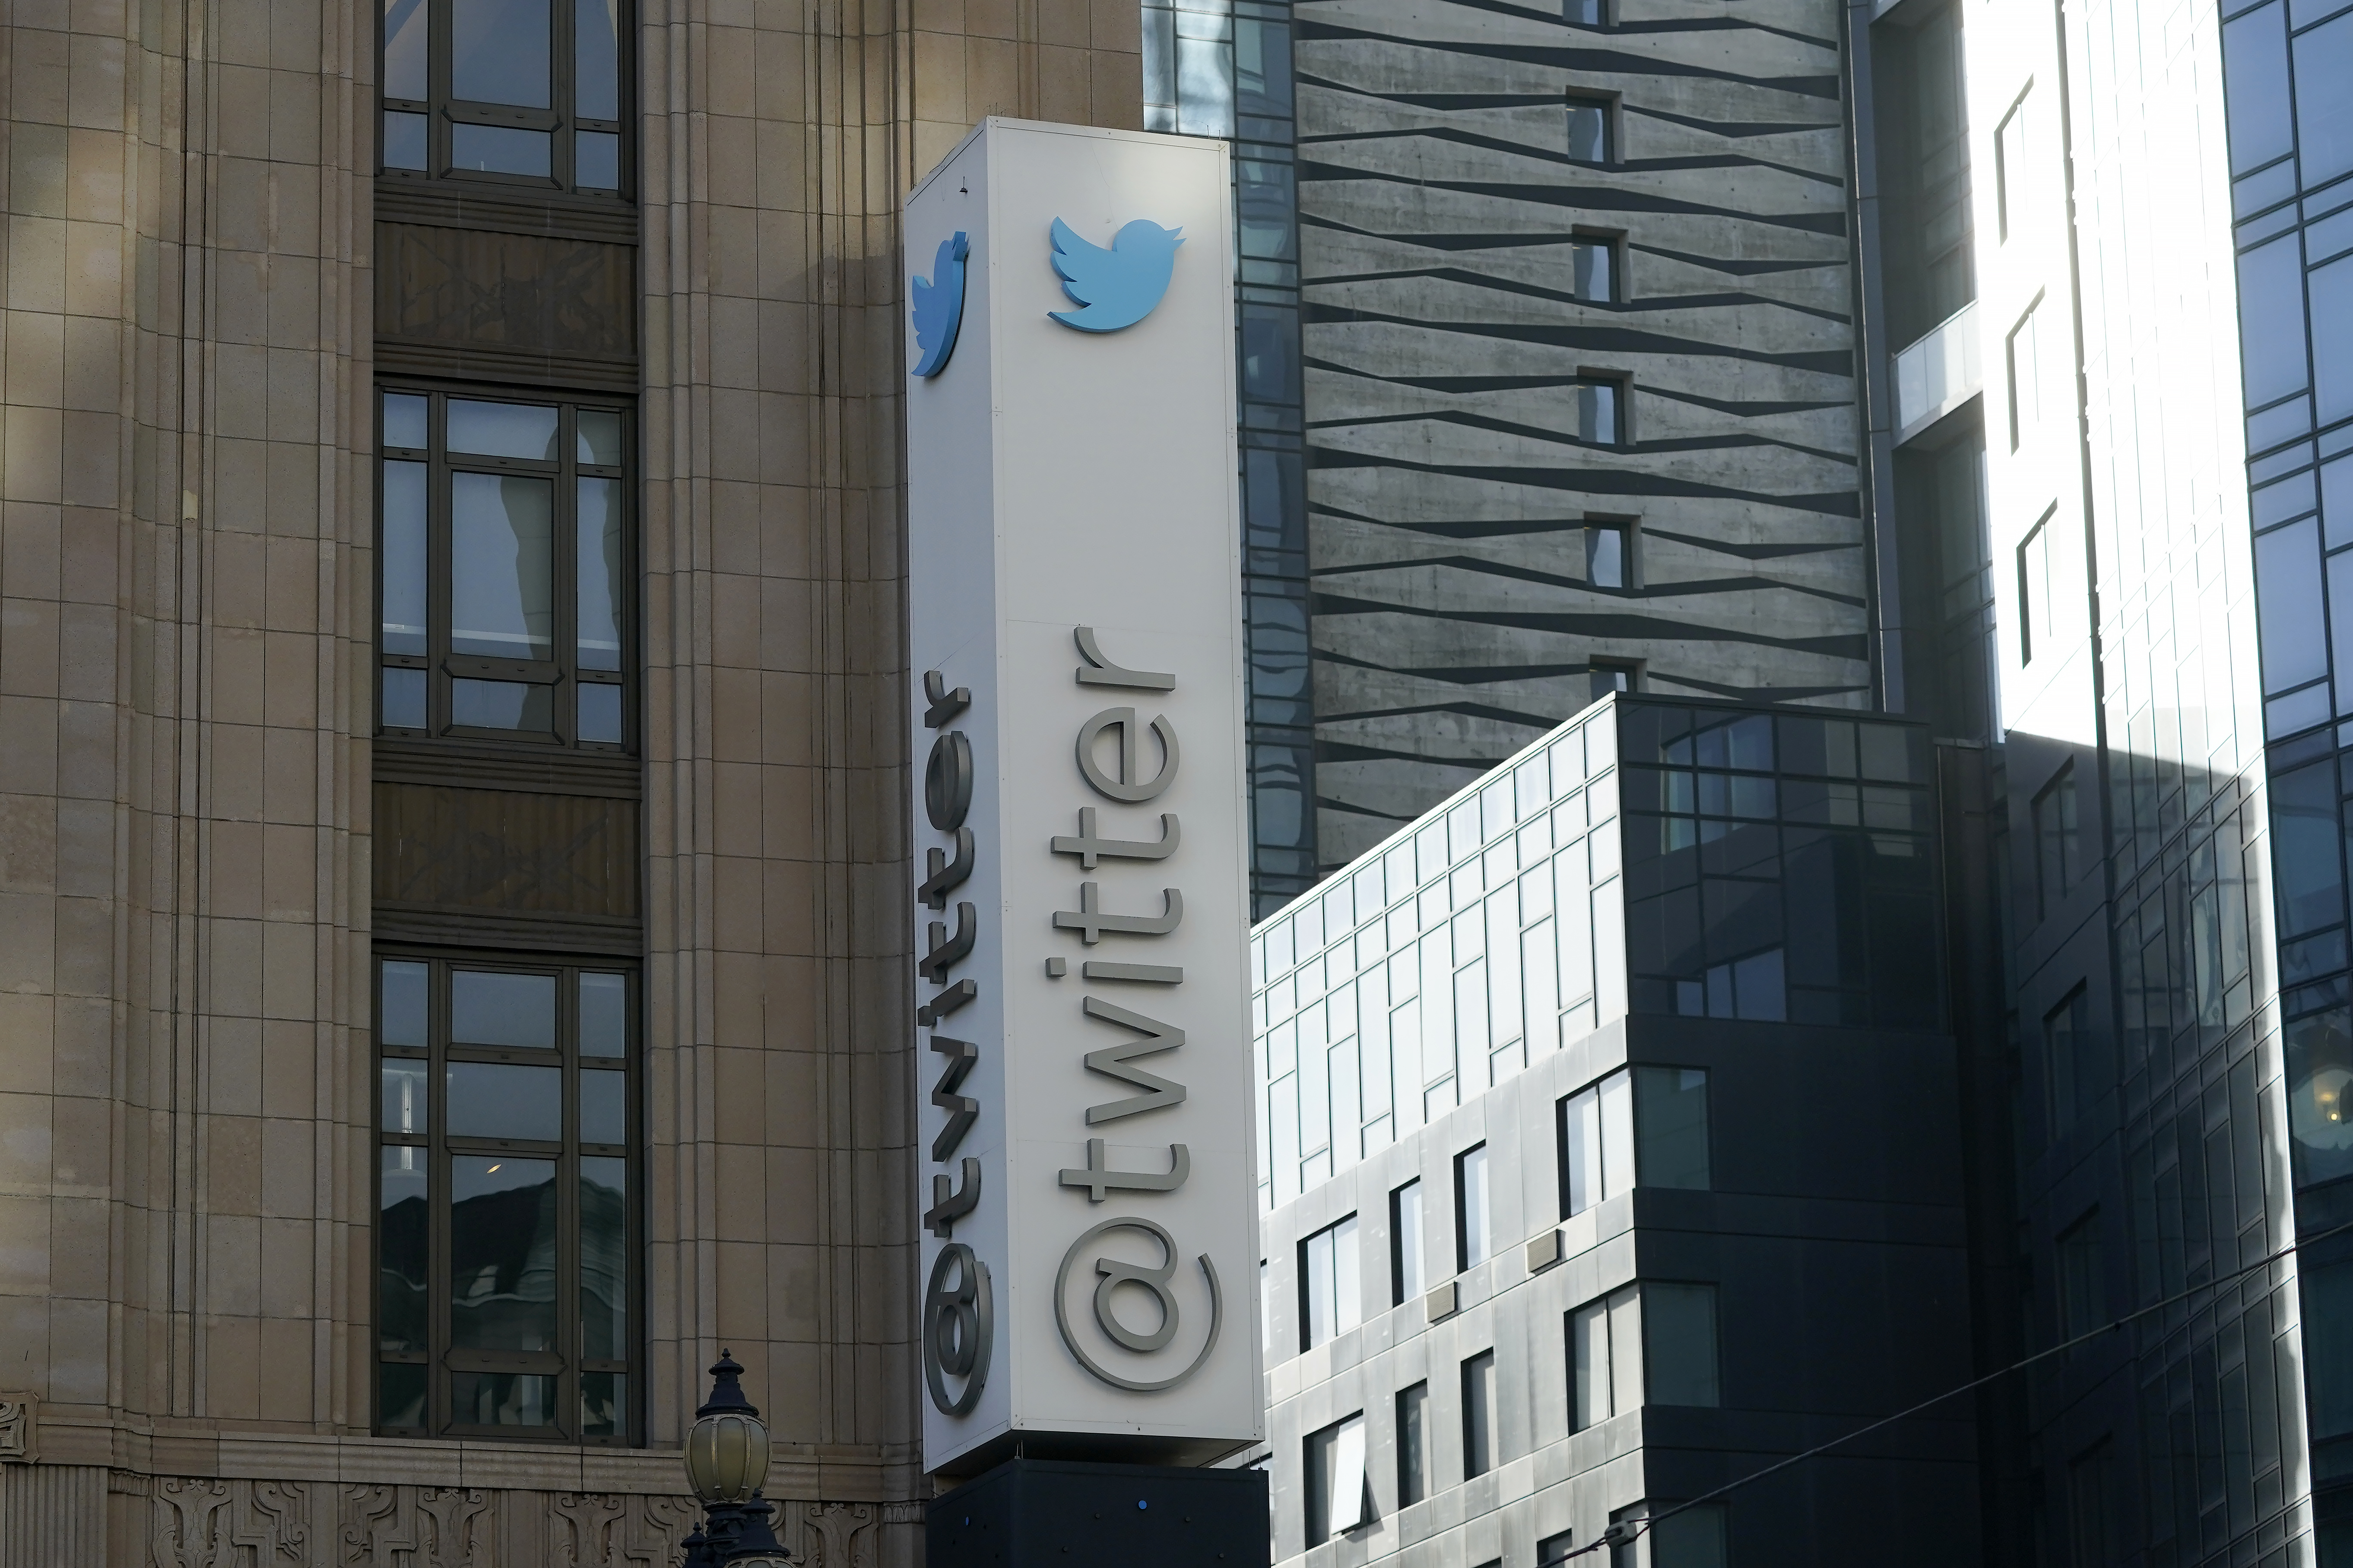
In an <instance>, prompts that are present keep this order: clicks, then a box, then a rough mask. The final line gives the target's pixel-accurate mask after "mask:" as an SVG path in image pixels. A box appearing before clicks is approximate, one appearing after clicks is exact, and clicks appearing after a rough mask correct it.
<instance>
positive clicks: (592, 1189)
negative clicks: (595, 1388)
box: [580, 1075, 629, 1361]
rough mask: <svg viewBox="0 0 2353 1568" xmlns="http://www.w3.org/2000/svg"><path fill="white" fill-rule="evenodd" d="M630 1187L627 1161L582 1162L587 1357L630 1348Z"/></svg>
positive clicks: (583, 1345)
mask: <svg viewBox="0 0 2353 1568" xmlns="http://www.w3.org/2000/svg"><path fill="white" fill-rule="evenodd" d="M615 1076H617V1075H615ZM628 1191H629V1184H628V1162H627V1161H624V1160H618V1159H612V1158H608V1157H604V1156H597V1155H590V1156H588V1157H586V1158H584V1159H583V1160H582V1161H581V1162H580V1354H581V1356H582V1357H583V1358H584V1359H586V1360H588V1361H623V1360H626V1359H628V1353H629V1350H628V1345H629V1333H628V1310H629V1299H628V1279H629V1270H628V1251H627V1248H628V1240H629V1226H628Z"/></svg>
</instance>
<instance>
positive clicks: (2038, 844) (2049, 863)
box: [2030, 763, 2084, 920]
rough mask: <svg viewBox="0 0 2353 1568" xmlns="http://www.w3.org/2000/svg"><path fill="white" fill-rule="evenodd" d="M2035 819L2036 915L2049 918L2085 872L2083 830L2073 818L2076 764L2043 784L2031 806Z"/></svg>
mask: <svg viewBox="0 0 2353 1568" xmlns="http://www.w3.org/2000/svg"><path fill="white" fill-rule="evenodd" d="M2030 811H2031V816H2032V817H2033V821H2034V900H2035V917H2036V918H2037V919H2039V920H2049V919H2050V918H2051V916H2052V913H2053V912H2054V911H2056V910H2057V909H2058V907H2059V900H2060V899H2061V898H2062V897H2063V895H2064V894H2065V893H2066V891H2067V889H2070V888H2072V887H2073V886H2074V885H2075V883H2076V882H2077V881H2078V880H2079V879H2081V878H2082V877H2083V874H2084V845H2083V834H2082V832H2081V830H2080V829H2079V828H2078V827H2077V826H2076V821H2075V767H2074V764H2073V763H2069V764H2068V765H2067V766H2065V767H2063V768H2062V769H2060V770H2059V776H2058V777H2057V778H2055V779H2053V780H2052V781H2051V782H2050V783H2049V784H2045V785H2044V786H2043V787H2042V793H2041V794H2040V795H2036V796H2035V797H2034V800H2033V802H2032V805H2031V807H2030Z"/></svg>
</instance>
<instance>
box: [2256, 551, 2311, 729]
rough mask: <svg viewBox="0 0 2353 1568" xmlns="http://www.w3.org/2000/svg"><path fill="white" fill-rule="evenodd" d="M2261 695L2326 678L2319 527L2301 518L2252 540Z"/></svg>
mask: <svg viewBox="0 0 2353 1568" xmlns="http://www.w3.org/2000/svg"><path fill="white" fill-rule="evenodd" d="M2255 602H2256V605H2257V607H2258V609H2259V611H2260V614H2259V616H2258V620H2259V621H2260V624H2261V633H2262V637H2261V642H2262V647H2263V690H2264V692H2265V693H2267V694H2268V693H2271V692H2275V691H2286V690H2290V689H2294V688H2295V687H2298V686H2301V685H2303V684H2304V683H2305V682H2306V681H2307V680H2315V679H2319V678H2320V677H2321V676H2324V675H2326V674H2327V673H2328V639H2327V629H2328V628H2327V620H2326V618H2325V617H2324V615H2323V611H2322V608H2321V598H2320V525H2319V523H2318V522H2316V521H2315V520H2313V519H2311V518H2306V519H2305V520H2304V521H2301V522H2292V523H2289V524H2288V525H2287V526H2286V527H2285V528H2279V529H2274V530H2273V531H2271V532H2269V533H2266V534H2263V535H2262V536H2261V537H2259V538H2258V539H2257V540H2256V541H2255Z"/></svg>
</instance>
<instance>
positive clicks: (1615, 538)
mask: <svg viewBox="0 0 2353 1568" xmlns="http://www.w3.org/2000/svg"><path fill="white" fill-rule="evenodd" d="M1632 534H1633V530H1632V528H1631V527H1630V526H1629V525H1628V524H1626V523H1622V522H1588V523H1587V524H1586V525H1585V580H1586V582H1587V583H1588V584H1591V585H1592V586H1594V587H1596V588H1624V587H1628V586H1630V583H1629V581H1628V567H1629V565H1630V560H1631V557H1632V554H1633V551H1632V549H1631V544H1632Z"/></svg>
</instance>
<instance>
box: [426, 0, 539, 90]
mask: <svg viewBox="0 0 2353 1568" xmlns="http://www.w3.org/2000/svg"><path fill="white" fill-rule="evenodd" d="M550 21H551V18H550V16H549V15H548V4H547V0H450V5H449V89H450V91H451V92H452V93H453V94H455V95H456V96H457V97H459V98H461V99H470V100H473V101H474V102H476V103H514V104H521V105H522V107H524V108H526V109H545V108H547V107H549V99H548V90H547V89H548V79H549V75H550V73H549V70H548V57H549V48H548V44H549V39H550V37H552V33H553V30H552V28H551V26H550V25H549V24H550Z"/></svg>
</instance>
